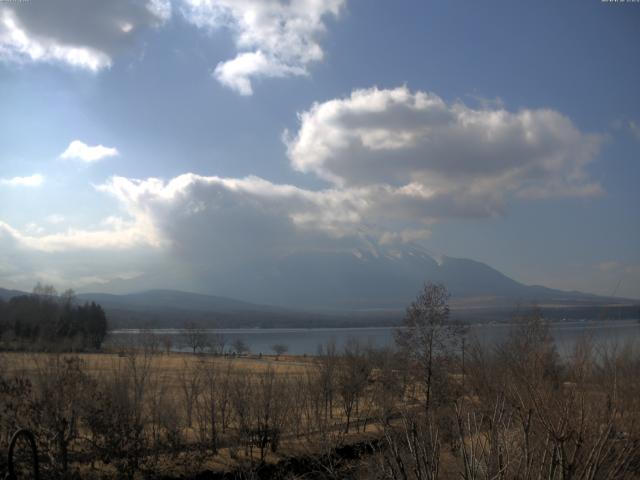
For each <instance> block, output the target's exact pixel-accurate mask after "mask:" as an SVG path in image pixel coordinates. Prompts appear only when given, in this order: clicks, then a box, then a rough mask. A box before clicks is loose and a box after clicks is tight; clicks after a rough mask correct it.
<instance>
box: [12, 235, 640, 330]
mask: <svg viewBox="0 0 640 480" xmlns="http://www.w3.org/2000/svg"><path fill="white" fill-rule="evenodd" d="M427 281H431V282H439V283H443V284H444V285H445V286H446V287H447V289H448V290H449V292H450V293H451V306H452V312H453V314H454V315H455V316H457V317H458V318H461V319H464V320H467V321H488V320H496V319H507V318H510V317H511V316H512V315H513V312H514V311H515V310H516V309H518V308H519V307H523V308H527V307H530V306H531V305H533V304H536V305H538V306H540V307H542V308H543V311H544V312H545V315H546V316H547V317H549V318H558V319H562V318H600V317H602V316H603V315H605V314H607V315H609V314H611V312H612V309H613V310H615V311H617V314H616V315H615V316H618V315H621V316H623V315H624V316H626V317H634V316H636V315H637V314H638V305H639V304H640V302H639V301H637V300H629V299H623V298H608V297H602V296H597V295H592V294H586V293H581V292H575V291H571V292H567V291H562V290H555V289H551V288H547V287H543V286H538V285H524V284H522V283H520V282H518V281H516V280H513V279H511V278H509V277H507V276H506V275H504V274H502V273H501V272H499V271H498V270H496V269H494V268H491V267H490V266H488V265H486V264H484V263H481V262H477V261H474V260H469V259H463V258H453V257H446V256H443V257H438V258H436V257H435V256H433V255H431V254H430V253H429V252H428V251H426V250H425V249H424V248H421V247H419V246H405V247H403V248H402V249H381V248H377V247H371V248H365V249H357V250H352V251H348V252H300V253H295V254H290V255H287V256H284V257H282V258H280V259H278V260H277V261H276V262H275V263H272V264H269V265H262V266H260V267H256V268H254V269H252V270H250V271H238V272H231V273H229V272H227V273H225V274H224V276H222V277H220V278H214V277H212V278H208V279H203V280H202V283H201V286H204V285H207V286H210V287H208V288H211V289H212V290H214V291H215V292H216V293H217V294H218V295H206V294H197V293H189V292H183V291H177V290H166V289H165V290H158V289H156V290H147V291H143V292H138V293H129V294H124V295H113V294H108V293H82V294H80V295H78V298H79V300H80V301H95V302H97V303H99V304H101V305H102V306H103V307H104V308H105V310H106V311H107V314H108V316H109V318H110V320H111V325H112V326H113V327H143V326H154V327H180V326H183V325H184V324H185V323H186V322H195V323H198V324H201V325H208V326H219V327H256V326H259V327H275V326H277V327H312V326H362V325H365V324H367V325H383V324H384V325H389V324H393V323H394V322H397V321H398V320H399V319H400V318H401V316H402V312H403V311H404V309H405V308H406V306H407V305H408V304H409V303H410V302H411V301H412V300H413V299H414V298H415V296H416V294H417V293H418V292H419V290H420V288H421V287H422V285H423V284H424V282H427ZM19 294H23V292H18V291H15V290H4V289H0V298H4V299H7V298H10V297H12V296H15V295H19ZM238 299H242V300H238Z"/></svg>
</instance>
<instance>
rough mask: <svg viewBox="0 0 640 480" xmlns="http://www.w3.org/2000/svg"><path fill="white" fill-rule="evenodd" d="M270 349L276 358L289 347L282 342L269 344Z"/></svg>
mask: <svg viewBox="0 0 640 480" xmlns="http://www.w3.org/2000/svg"><path fill="white" fill-rule="evenodd" d="M271 350H273V353H275V354H276V360H278V358H279V357H280V355H284V354H285V353H287V352H288V351H289V347H288V346H287V345H285V344H283V343H276V344H275V345H272V346H271Z"/></svg>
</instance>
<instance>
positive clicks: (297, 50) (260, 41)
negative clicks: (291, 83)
mask: <svg viewBox="0 0 640 480" xmlns="http://www.w3.org/2000/svg"><path fill="white" fill-rule="evenodd" d="M182 2H183V6H184V8H183V13H184V15H185V17H186V18H187V19H188V20H189V21H190V22H191V23H193V24H194V25H196V26H198V27H201V28H209V29H215V28H221V27H226V28H229V29H230V30H232V31H233V32H234V33H235V35H236V46H237V48H238V50H239V52H238V54H237V56H236V57H235V58H234V59H232V60H228V61H225V62H221V63H219V64H218V65H217V67H216V69H215V72H214V75H215V77H216V78H217V79H218V80H219V81H220V82H221V83H222V84H223V85H225V86H228V87H230V88H232V89H234V90H236V91H237V92H239V93H240V94H242V95H251V93H252V92H253V90H252V84H251V81H252V79H255V78H260V77H287V76H296V75H306V74H307V66H308V65H309V64H311V63H313V62H318V61H320V60H322V59H323V57H324V52H323V51H322V47H321V46H320V43H319V38H320V36H321V35H322V33H323V32H324V31H325V29H326V26H325V19H326V18H327V17H331V16H333V17H337V16H338V15H339V14H340V11H341V9H342V7H343V5H344V3H345V0H326V1H318V0H291V1H287V2H282V1H279V0H182Z"/></svg>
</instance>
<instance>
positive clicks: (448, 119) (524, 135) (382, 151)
mask: <svg viewBox="0 0 640 480" xmlns="http://www.w3.org/2000/svg"><path fill="white" fill-rule="evenodd" d="M299 117H300V123H301V125H300V129H299V130H298V132H297V134H295V135H293V136H291V135H289V134H288V133H287V132H285V143H286V145H287V151H288V155H289V158H290V160H291V164H292V166H293V168H295V169H296V170H298V171H301V172H311V173H315V174H317V175H319V176H320V177H322V178H324V179H326V180H328V181H329V182H331V183H333V184H335V185H336V186H338V187H340V188H350V187H354V186H367V187H369V188H371V187H372V186H374V185H377V186H381V187H384V188H385V189H386V190H387V192H391V193H393V195H392V196H393V197H394V198H395V199H396V200H400V199H402V201H403V203H404V204H405V207H410V204H413V205H414V207H417V208H420V209H421V210H422V215H423V216H433V217H436V218H437V217H442V216H455V215H463V216H478V215H495V214H499V213H501V211H502V210H503V209H504V206H505V203H506V201H507V199H508V198H509V196H512V195H516V196H519V197H528V198H544V197H549V196H590V195H596V194H599V193H601V191H602V189H601V187H600V185H599V184H598V183H596V182H593V181H591V180H590V179H589V177H588V175H587V173H586V171H585V166H586V165H587V164H588V163H589V162H591V161H592V160H593V159H594V158H595V156H596V154H597V153H598V151H599V147H600V143H601V139H600V137H599V136H597V135H591V134H584V133H582V132H580V131H579V130H578V129H577V128H576V127H575V126H574V125H573V123H572V122H571V120H569V119H568V118H567V117H565V116H563V115H562V114H560V113H558V112H556V111H554V110H550V109H538V110H530V109H523V110H520V111H518V112H509V111H507V110H504V109H502V108H489V107H483V108H480V109H472V108H469V107H467V106H466V105H464V104H463V103H461V102H455V103H451V104H447V103H446V102H445V101H444V100H443V99H442V98H440V97H439V96H437V95H435V94H433V93H426V92H420V91H417V92H411V91H410V90H409V89H408V88H407V87H399V88H395V89H390V90H379V89H377V88H371V89H365V90H356V91H354V92H352V94H351V95H350V96H349V97H347V98H343V99H334V100H329V101H327V102H323V103H315V104H314V105H313V106H312V107H311V108H310V109H309V110H308V111H306V112H303V113H301V114H300V116H299ZM407 202H408V203H407Z"/></svg>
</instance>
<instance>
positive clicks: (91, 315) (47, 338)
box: [0, 286, 108, 351]
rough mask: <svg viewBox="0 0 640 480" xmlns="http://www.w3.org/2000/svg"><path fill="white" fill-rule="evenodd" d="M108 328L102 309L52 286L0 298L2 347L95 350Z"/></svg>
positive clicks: (0, 337) (100, 343)
mask: <svg viewBox="0 0 640 480" xmlns="http://www.w3.org/2000/svg"><path fill="white" fill-rule="evenodd" d="M107 330H108V323H107V316H106V314H105V311H104V309H103V308H102V307H101V306H100V305H99V304H97V303H95V302H84V303H80V302H78V301H77V299H76V297H75V296H74V295H73V293H72V292H71V291H67V292H65V293H63V294H61V295H58V294H57V292H56V291H55V289H53V288H52V287H40V286H39V287H36V289H34V292H33V293H32V294H18V295H12V296H11V297H10V298H9V299H8V300H4V299H3V298H1V297H0V345H1V346H2V348H5V349H37V350H39V349H42V350H51V349H55V350H76V351H78V350H97V349H99V348H100V346H101V345H102V341H103V340H104V338H105V336H106V334H107Z"/></svg>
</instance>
